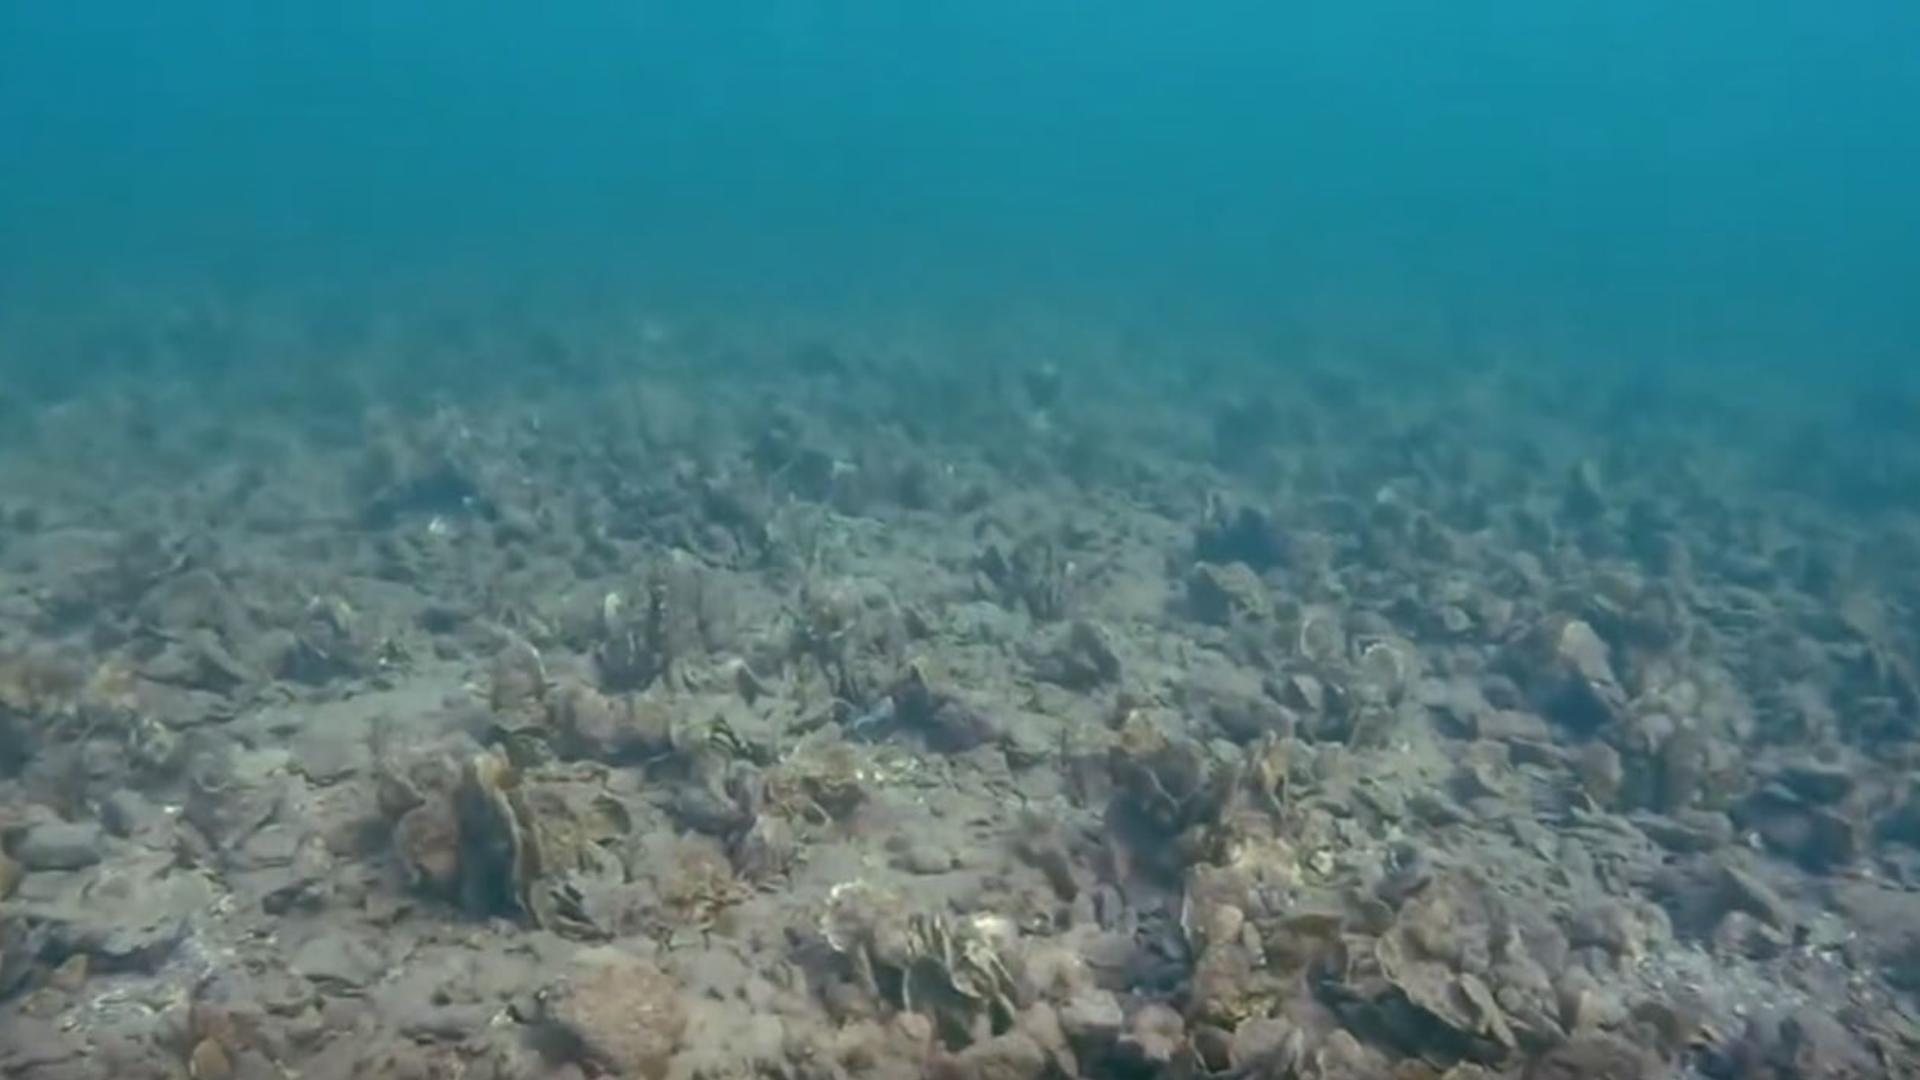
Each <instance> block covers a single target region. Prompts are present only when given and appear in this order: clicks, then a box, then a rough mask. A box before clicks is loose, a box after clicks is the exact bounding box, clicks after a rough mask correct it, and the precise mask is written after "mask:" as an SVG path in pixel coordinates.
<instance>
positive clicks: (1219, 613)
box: [1187, 562, 1272, 626]
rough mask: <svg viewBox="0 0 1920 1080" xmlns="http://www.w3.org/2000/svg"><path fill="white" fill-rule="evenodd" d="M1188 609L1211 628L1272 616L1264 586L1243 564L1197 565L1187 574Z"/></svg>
mask: <svg viewBox="0 0 1920 1080" xmlns="http://www.w3.org/2000/svg"><path fill="white" fill-rule="evenodd" d="M1187 606H1188V609H1189V610H1190V611H1192V612H1193V617H1194V618H1196V619H1199V620H1200V621H1201V622H1204V623H1211V624H1213V625H1214V626H1232V625H1234V624H1235V623H1240V622H1250V621H1254V620H1258V619H1263V618H1265V617H1267V616H1268V615H1270V614H1272V605H1271V604H1269V603H1268V601H1267V587H1266V584H1265V583H1264V582H1262V581H1261V580H1260V576H1259V575H1258V574H1255V573H1254V572H1253V570H1252V569H1251V568H1249V567H1248V566H1247V564H1246V563H1241V562H1231V563H1226V564H1224V565H1221V564H1217V563H1206V562H1203V563H1197V564H1195V566H1194V568H1193V571H1192V572H1191V573H1189V574H1188V575H1187Z"/></svg>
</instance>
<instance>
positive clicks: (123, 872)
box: [15, 852, 213, 972]
mask: <svg viewBox="0 0 1920 1080" xmlns="http://www.w3.org/2000/svg"><path fill="white" fill-rule="evenodd" d="M173 862H174V859H173V856H172V854H171V853H160V852H155V853H143V854H141V855H139V856H137V857H131V858H125V859H117V860H115V861H114V862H112V863H110V864H107V865H105V866H102V867H100V868H99V869H97V870H94V871H91V872H90V873H87V874H76V875H73V877H74V878H75V879H76V880H73V881H70V882H65V883H63V884H62V886H61V888H60V889H59V890H58V891H57V892H56V893H54V894H52V895H50V896H47V897H44V898H40V899H37V900H35V901H34V902H32V903H25V902H20V901H16V904H17V905H18V906H17V908H16V909H15V910H16V911H17V912H18V913H19V914H21V915H23V916H25V917H26V918H29V919H31V920H34V921H35V922H37V923H39V924H40V926H41V930H42V932H43V937H42V939H41V942H40V951H41V952H42V953H43V954H44V955H51V956H69V955H72V954H74V953H87V954H89V955H91V956H92V957H93V962H94V964H95V966H96V968H97V970H100V971H103V972H104V971H129V970H131V971H152V970H153V969H155V968H156V967H158V966H159V965H160V964H161V963H163V962H164V961H165V960H166V959H167V957H168V956H170V955H171V954H172V953H173V951H174V949H175V948H176V947H177V946H178V945H179V944H180V942H181V941H182V940H183V939H184V938H185V937H186V936H187V932H188V930H189V929H190V925H191V924H190V920H191V919H192V918H193V917H194V916H195V915H197V914H199V913H201V912H204V911H206V910H208V908H209V907H210V906H211V905H212V903H213V889H212V887H211V885H210V884H209V883H208V881H207V879H206V878H205V877H204V876H202V875H200V874H195V873H189V872H178V871H175V870H174V869H173Z"/></svg>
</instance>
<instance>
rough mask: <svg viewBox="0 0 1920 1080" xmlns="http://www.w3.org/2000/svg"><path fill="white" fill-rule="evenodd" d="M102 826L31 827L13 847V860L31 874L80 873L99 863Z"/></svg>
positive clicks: (51, 824) (56, 824)
mask: <svg viewBox="0 0 1920 1080" xmlns="http://www.w3.org/2000/svg"><path fill="white" fill-rule="evenodd" d="M104 842H105V838H104V837H103V835H102V834H101V831H100V826H98V825H94V824H90V823H83V822H67V821H49V822H43V823H41V824H38V825H34V826H31V827H30V828H28V829H27V831H26V833H25V834H23V835H22V836H21V837H20V841H19V843H17V844H15V845H14V851H13V854H14V858H16V859H18V860H19V861H20V865H21V866H23V867H25V868H26V869H28V870H80V869H83V868H85V867H88V866H92V865H93V864H95V863H97V862H99V861H100V849H101V846H102V845H103V844H104Z"/></svg>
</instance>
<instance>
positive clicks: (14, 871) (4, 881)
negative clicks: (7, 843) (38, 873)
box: [0, 851, 27, 901]
mask: <svg viewBox="0 0 1920 1080" xmlns="http://www.w3.org/2000/svg"><path fill="white" fill-rule="evenodd" d="M26 873H27V870H26V867H24V866H21V865H20V864H19V863H17V862H14V861H13V860H12V859H10V858H8V857H7V853H6V852H4V851H0V901H4V900H6V899H7V898H8V897H10V896H12V895H13V890H14V889H16V888H18V887H19V885H20V879H21V878H22V877H24V876H26Z"/></svg>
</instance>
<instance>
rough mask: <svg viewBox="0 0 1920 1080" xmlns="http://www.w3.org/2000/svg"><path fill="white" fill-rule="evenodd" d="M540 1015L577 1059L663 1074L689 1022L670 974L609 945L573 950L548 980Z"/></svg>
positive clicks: (630, 1072)
mask: <svg viewBox="0 0 1920 1080" xmlns="http://www.w3.org/2000/svg"><path fill="white" fill-rule="evenodd" d="M542 1018H543V1019H544V1020H545V1022H546V1023H547V1024H548V1025H549V1026H550V1027H551V1028H552V1029H553V1030H554V1032H555V1033H556V1034H558V1035H559V1036H561V1037H562V1041H563V1043H564V1044H565V1045H567V1046H568V1047H569V1048H570V1049H571V1050H572V1052H573V1056H575V1057H576V1058H577V1059H578V1060H580V1061H581V1062H583V1063H587V1064H591V1065H594V1066H597V1067H599V1068H602V1069H607V1070H609V1071H612V1072H614V1073H615V1074H618V1075H622V1076H640V1077H651V1078H657V1077H660V1076H664V1075H665V1074H666V1071H667V1063H668V1061H669V1059H671V1058H672V1056H673V1053H674V1051H675V1050H676V1049H677V1048H678V1046H679V1044H680V1040H681V1038H682V1036H683V1035H684V1034H685V1031H686V1026H687V1013H686V1005H685V1004H684V1003H683V1002H682V1001H681V998H680V988H679V986H678V985H677V984H675V982H674V980H673V979H671V978H670V977H668V976H667V974H666V973H665V972H663V971H661V970H660V968H659V967H658V966H656V965H655V964H654V963H653V962H652V961H650V960H647V959H644V958H642V957H639V956H635V955H633V954H632V953H629V952H625V951H622V950H620V949H617V948H613V947H611V946H594V947H591V948H585V949H581V950H580V951H579V952H577V953H575V954H574V956H573V959H572V961H571V962H570V963H569V965H568V970H567V972H566V974H564V975H563V976H561V977H560V979H559V980H557V981H556V982H555V983H553V984H552V985H551V986H549V987H548V988H547V990H546V993H545V995H544V999H543V1003H542Z"/></svg>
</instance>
